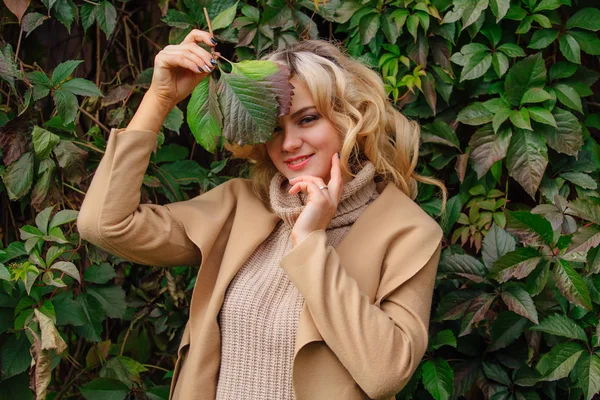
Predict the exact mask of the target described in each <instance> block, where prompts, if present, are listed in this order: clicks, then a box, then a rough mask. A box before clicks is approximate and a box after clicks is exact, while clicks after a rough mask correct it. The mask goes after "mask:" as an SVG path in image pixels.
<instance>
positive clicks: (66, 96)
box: [54, 89, 79, 124]
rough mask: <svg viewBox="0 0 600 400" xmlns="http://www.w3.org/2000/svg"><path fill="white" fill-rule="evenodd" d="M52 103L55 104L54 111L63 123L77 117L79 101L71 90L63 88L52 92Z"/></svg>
mask: <svg viewBox="0 0 600 400" xmlns="http://www.w3.org/2000/svg"><path fill="white" fill-rule="evenodd" d="M54 104H55V105H56V111H57V112H58V115H59V116H60V118H61V119H62V120H63V122H64V123H65V124H68V123H69V122H73V121H75V117H77V111H78V108H79V102H78V101H77V97H75V95H74V94H73V93H71V92H68V91H66V90H63V89H58V90H57V91H56V92H54Z"/></svg>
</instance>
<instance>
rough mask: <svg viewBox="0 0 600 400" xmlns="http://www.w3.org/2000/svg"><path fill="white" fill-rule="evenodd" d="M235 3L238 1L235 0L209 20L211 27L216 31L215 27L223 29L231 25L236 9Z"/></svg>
mask: <svg viewBox="0 0 600 400" xmlns="http://www.w3.org/2000/svg"><path fill="white" fill-rule="evenodd" d="M237 5H238V2H237V1H236V2H235V4H234V5H232V6H231V7H229V8H226V9H225V10H223V11H221V12H220V13H219V14H218V15H217V16H216V17H215V18H214V19H213V20H212V21H211V25H212V29H213V30H215V31H216V30H217V29H223V28H227V27H229V26H230V25H231V23H232V22H233V19H234V18H235V14H236V11H237Z"/></svg>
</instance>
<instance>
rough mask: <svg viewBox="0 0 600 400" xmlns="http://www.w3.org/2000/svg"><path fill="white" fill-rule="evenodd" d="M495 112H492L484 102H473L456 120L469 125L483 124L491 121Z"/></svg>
mask: <svg viewBox="0 0 600 400" xmlns="http://www.w3.org/2000/svg"><path fill="white" fill-rule="evenodd" d="M493 118H494V114H493V113H491V112H490V111H489V110H488V109H487V108H486V107H485V106H484V105H483V104H482V103H473V104H471V105H469V106H467V107H465V108H463V109H462V110H461V111H460V112H459V113H458V117H457V118H456V120H457V121H458V122H462V123H463V124H467V125H483V124H487V123H488V122H491V121H492V119H493Z"/></svg>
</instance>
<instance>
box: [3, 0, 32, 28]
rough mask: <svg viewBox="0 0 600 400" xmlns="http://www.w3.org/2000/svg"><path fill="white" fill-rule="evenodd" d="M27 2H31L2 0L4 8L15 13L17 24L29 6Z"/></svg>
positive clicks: (28, 0) (29, 1)
mask: <svg viewBox="0 0 600 400" xmlns="http://www.w3.org/2000/svg"><path fill="white" fill-rule="evenodd" d="M29 3H31V0H4V4H5V5H6V8H8V9H9V10H10V12H11V13H13V14H15V16H16V17H17V19H18V20H19V24H20V23H21V18H23V15H24V14H25V11H26V10H27V7H29Z"/></svg>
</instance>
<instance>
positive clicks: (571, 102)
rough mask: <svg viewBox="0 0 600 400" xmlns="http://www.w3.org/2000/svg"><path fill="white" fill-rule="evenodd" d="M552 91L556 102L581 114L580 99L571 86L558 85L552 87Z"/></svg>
mask: <svg viewBox="0 0 600 400" xmlns="http://www.w3.org/2000/svg"><path fill="white" fill-rule="evenodd" d="M554 90H555V91H556V97H558V100H559V101H560V102H561V103H563V104H564V105H565V106H567V107H569V108H572V109H574V110H576V111H579V112H580V113H583V108H582V105H581V98H580V97H579V94H577V91H576V90H575V89H573V88H572V87H571V86H568V85H565V84H562V83H559V84H557V85H554Z"/></svg>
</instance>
